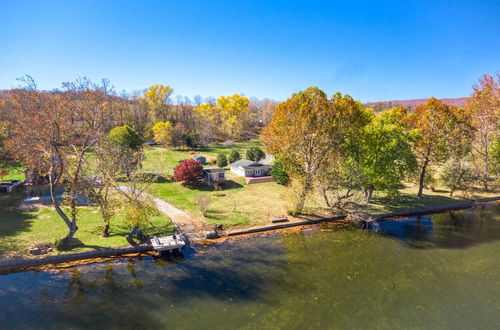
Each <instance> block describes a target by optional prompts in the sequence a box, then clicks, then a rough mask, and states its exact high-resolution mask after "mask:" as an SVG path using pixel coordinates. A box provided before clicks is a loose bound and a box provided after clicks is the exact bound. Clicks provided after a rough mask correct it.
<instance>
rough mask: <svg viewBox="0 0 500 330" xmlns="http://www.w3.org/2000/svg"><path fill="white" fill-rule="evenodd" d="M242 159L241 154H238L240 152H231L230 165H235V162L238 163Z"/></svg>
mask: <svg viewBox="0 0 500 330" xmlns="http://www.w3.org/2000/svg"><path fill="white" fill-rule="evenodd" d="M240 159H241V155H240V153H239V152H238V150H233V151H231V153H230V154H229V159H228V161H229V164H231V163H234V162H237V161H238V160H240Z"/></svg>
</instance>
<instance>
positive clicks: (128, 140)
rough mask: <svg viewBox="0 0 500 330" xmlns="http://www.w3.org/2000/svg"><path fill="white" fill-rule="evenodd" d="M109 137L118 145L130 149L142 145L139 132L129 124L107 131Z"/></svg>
mask: <svg viewBox="0 0 500 330" xmlns="http://www.w3.org/2000/svg"><path fill="white" fill-rule="evenodd" d="M109 139H110V140H111V141H113V142H114V143H116V144H118V145H119V146H121V147H123V148H127V149H131V150H138V149H140V147H141V146H142V142H143V141H142V139H141V138H140V136H139V134H137V132H136V131H135V130H134V129H133V128H132V127H130V126H128V125H124V126H118V127H115V128H113V129H112V130H111V131H110V132H109Z"/></svg>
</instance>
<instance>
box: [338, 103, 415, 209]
mask: <svg viewBox="0 0 500 330" xmlns="http://www.w3.org/2000/svg"><path fill="white" fill-rule="evenodd" d="M399 110H400V109H398V108H396V109H392V110H389V111H384V112H382V113H381V114H380V115H374V114H372V115H371V116H372V118H373V119H372V120H371V122H370V123H369V124H368V125H366V126H365V127H363V128H362V129H360V130H359V132H358V137H357V138H356V139H354V141H355V142H356V143H347V145H346V170H347V173H346V175H348V176H350V177H351V178H354V180H355V184H356V185H357V186H358V187H360V188H361V190H362V191H363V193H364V196H365V201H366V202H367V203H368V202H369V201H370V199H371V197H372V193H373V191H374V190H382V191H386V192H387V193H388V194H389V195H391V196H394V195H396V194H397V193H398V187H399V185H400V184H401V182H402V180H403V179H404V178H406V177H407V176H408V175H409V174H411V173H412V172H413V171H414V170H415V169H416V166H417V164H416V160H415V156H414V154H413V145H414V141H415V136H416V134H415V133H416V132H414V131H407V130H406V127H405V125H404V124H403V123H402V122H401V121H400V117H401V113H400V112H399Z"/></svg>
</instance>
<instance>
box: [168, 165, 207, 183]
mask: <svg viewBox="0 0 500 330" xmlns="http://www.w3.org/2000/svg"><path fill="white" fill-rule="evenodd" d="M202 177H203V166H201V164H200V163H199V162H198V161H196V160H194V159H186V160H183V161H182V162H181V163H180V164H179V165H177V166H176V167H175V169H174V180H175V181H182V182H184V184H191V185H192V184H196V183H198V182H199V181H200V180H201V178H202Z"/></svg>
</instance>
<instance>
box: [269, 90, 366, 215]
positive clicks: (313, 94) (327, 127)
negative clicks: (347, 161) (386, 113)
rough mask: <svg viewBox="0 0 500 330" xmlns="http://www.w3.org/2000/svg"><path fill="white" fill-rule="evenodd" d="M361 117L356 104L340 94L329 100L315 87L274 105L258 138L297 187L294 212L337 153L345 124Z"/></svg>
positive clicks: (300, 206) (347, 128) (345, 129)
mask: <svg viewBox="0 0 500 330" xmlns="http://www.w3.org/2000/svg"><path fill="white" fill-rule="evenodd" d="M362 116H363V109H362V106H361V104H360V103H359V102H356V101H354V100H353V99H352V98H351V97H349V96H348V95H345V96H342V95H341V94H340V93H338V94H335V95H334V96H333V98H332V100H329V99H328V97H327V96H326V94H325V93H324V92H323V91H321V90H320V89H319V88H317V87H310V88H308V89H306V90H304V91H301V92H299V93H296V94H293V95H292V97H291V98H289V99H288V100H286V101H285V102H283V103H280V104H279V105H278V106H277V108H276V112H275V113H274V116H273V119H272V120H271V122H270V123H269V125H268V126H267V127H266V128H265V129H264V131H263V132H262V135H261V136H262V141H263V142H264V144H265V145H266V147H267V149H268V151H269V152H270V153H272V154H273V155H275V156H276V157H277V159H280V161H282V162H284V163H286V164H287V169H288V172H289V174H290V175H291V177H292V179H294V180H295V181H296V182H298V183H299V184H300V185H301V189H300V192H299V196H298V198H297V202H296V205H295V206H294V208H295V210H294V211H295V212H299V213H300V212H302V210H303V208H304V204H305V201H306V197H307V195H308V193H309V192H311V191H312V189H313V187H314V181H315V180H316V178H317V177H318V175H319V174H320V173H321V172H322V171H324V170H325V169H326V168H327V167H328V165H329V164H330V163H331V161H332V159H333V158H335V156H336V155H337V154H338V153H339V148H340V145H341V144H342V143H343V138H344V133H346V132H347V131H349V130H350V127H351V126H350V125H349V123H352V124H354V125H355V124H356V122H357V121H358V118H360V117H362ZM345 120H348V121H347V122H346V121H345Z"/></svg>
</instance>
